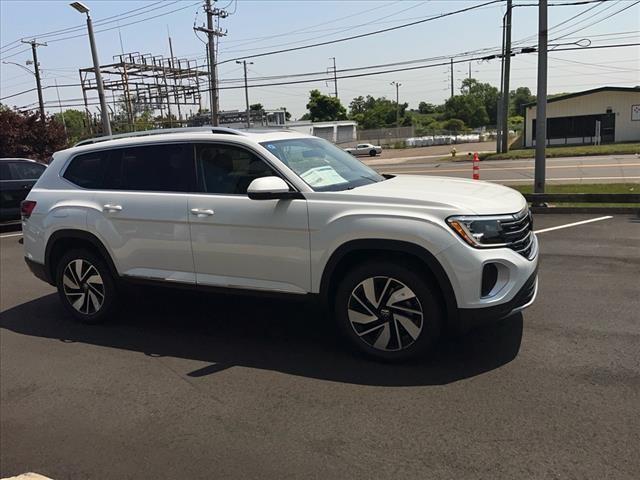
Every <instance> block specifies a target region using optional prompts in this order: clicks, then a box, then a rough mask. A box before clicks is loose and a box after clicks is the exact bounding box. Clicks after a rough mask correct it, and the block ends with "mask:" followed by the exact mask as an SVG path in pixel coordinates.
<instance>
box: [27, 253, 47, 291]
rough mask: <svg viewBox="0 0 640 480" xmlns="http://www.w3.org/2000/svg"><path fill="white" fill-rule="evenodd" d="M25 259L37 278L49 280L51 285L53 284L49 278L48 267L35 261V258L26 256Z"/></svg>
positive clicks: (44, 280)
mask: <svg viewBox="0 0 640 480" xmlns="http://www.w3.org/2000/svg"><path fill="white" fill-rule="evenodd" d="M24 261H25V263H26V264H27V267H29V270H31V273H33V274H34V275H35V276H36V277H37V278H39V279H40V280H42V281H43V282H47V283H48V284H49V285H53V282H52V281H51V278H49V273H48V272H47V269H46V267H45V266H44V265H43V264H42V263H38V262H34V261H33V260H31V259H29V258H27V257H24Z"/></svg>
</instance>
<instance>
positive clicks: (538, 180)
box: [533, 0, 549, 193]
mask: <svg viewBox="0 0 640 480" xmlns="http://www.w3.org/2000/svg"><path fill="white" fill-rule="evenodd" d="M548 36H549V31H548V27H547V0H540V3H539V4H538V91H537V92H536V95H537V99H536V163H535V181H534V186H533V191H534V192H535V193H544V184H545V174H546V172H545V168H546V165H545V163H546V159H545V146H546V143H547V41H548Z"/></svg>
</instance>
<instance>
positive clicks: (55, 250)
mask: <svg viewBox="0 0 640 480" xmlns="http://www.w3.org/2000/svg"><path fill="white" fill-rule="evenodd" d="M72 248H86V249H88V250H91V251H93V252H95V253H96V254H98V255H100V257H101V258H103V259H104V261H105V262H106V263H107V266H108V267H109V270H110V271H111V274H112V275H113V278H118V277H119V274H118V269H117V268H116V266H115V263H114V262H113V259H112V258H111V255H110V254H109V252H108V250H107V248H106V247H105V246H104V244H103V243H102V242H101V241H100V239H99V238H98V237H96V236H95V235H94V234H92V233H89V232H85V231H83V230H75V229H62V230H56V231H55V232H53V233H52V234H51V235H50V236H49V240H48V241H47V246H46V248H45V253H44V259H45V268H46V274H47V277H48V281H49V283H50V284H52V285H53V284H55V276H56V271H55V269H56V266H57V264H58V261H59V259H60V258H61V257H62V255H64V252H66V251H68V250H69V249H72Z"/></svg>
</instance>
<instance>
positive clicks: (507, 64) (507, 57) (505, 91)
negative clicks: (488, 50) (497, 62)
mask: <svg viewBox="0 0 640 480" xmlns="http://www.w3.org/2000/svg"><path fill="white" fill-rule="evenodd" d="M512 9H513V2H512V0H507V13H506V25H505V27H506V28H505V34H504V38H505V43H504V45H505V47H504V52H503V54H504V75H503V81H502V87H501V89H502V105H501V107H502V115H501V119H502V129H501V130H502V138H501V142H502V145H501V148H500V152H502V153H506V152H508V151H509V76H510V72H511V10H512Z"/></svg>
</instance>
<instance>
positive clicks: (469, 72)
mask: <svg viewBox="0 0 640 480" xmlns="http://www.w3.org/2000/svg"><path fill="white" fill-rule="evenodd" d="M469 80H471V62H469Z"/></svg>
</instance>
